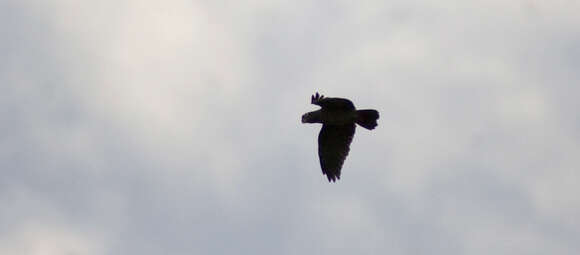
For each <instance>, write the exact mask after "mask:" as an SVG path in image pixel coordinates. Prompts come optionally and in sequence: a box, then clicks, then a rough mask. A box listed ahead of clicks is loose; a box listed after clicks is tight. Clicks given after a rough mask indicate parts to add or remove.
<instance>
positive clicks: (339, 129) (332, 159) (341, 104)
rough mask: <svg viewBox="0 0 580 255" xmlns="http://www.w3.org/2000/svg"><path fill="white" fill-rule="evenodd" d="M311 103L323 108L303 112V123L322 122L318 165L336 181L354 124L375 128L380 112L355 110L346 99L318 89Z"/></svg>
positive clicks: (350, 139)
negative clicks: (320, 91)
mask: <svg viewBox="0 0 580 255" xmlns="http://www.w3.org/2000/svg"><path fill="white" fill-rule="evenodd" d="M311 103H312V104H315V105H318V106H320V107H322V108H321V109H319V110H318V111H313V112H308V113H305V114H304V115H302V123H322V129H321V130H320V134H318V157H319V158H320V167H321V168H322V173H323V174H325V175H326V177H327V178H328V181H329V182H330V181H333V182H336V179H340V169H341V168H342V164H343V163H344V160H345V159H346V156H347V155H348V152H349V150H350V148H349V146H350V143H351V142H352V137H353V136H354V130H355V127H356V124H359V125H360V126H362V127H364V128H366V129H369V130H371V129H374V128H375V127H376V126H377V119H378V118H379V112H378V111H376V110H357V109H356V108H355V107H354V105H353V104H352V102H351V101H350V100H348V99H344V98H332V97H324V96H322V95H319V94H318V92H317V93H316V94H315V95H312V97H311ZM355 123H356V124H355Z"/></svg>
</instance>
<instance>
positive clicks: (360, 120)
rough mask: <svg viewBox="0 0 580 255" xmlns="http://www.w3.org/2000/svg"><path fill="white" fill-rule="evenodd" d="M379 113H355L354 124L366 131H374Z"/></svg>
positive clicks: (374, 111) (362, 111)
mask: <svg viewBox="0 0 580 255" xmlns="http://www.w3.org/2000/svg"><path fill="white" fill-rule="evenodd" d="M378 118H379V112H377V111H376V110H370V109H369V110H358V111H356V124H359V125H361V126H362V127H364V128H366V129H369V130H371V129H374V128H375V127H376V126H377V119H378Z"/></svg>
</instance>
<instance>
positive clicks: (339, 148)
mask: <svg viewBox="0 0 580 255" xmlns="http://www.w3.org/2000/svg"><path fill="white" fill-rule="evenodd" d="M355 127H356V126H355V124H354V123H351V124H347V125H327V124H324V125H322V129H321V130H320V134H319V135H318V157H319V158H320V167H321V168H322V173H323V174H325V175H326V177H327V178H328V181H336V179H340V169H341V168H342V163H344V160H345V159H346V156H348V152H349V150H350V143H351V142H352V138H353V136H354V130H355Z"/></svg>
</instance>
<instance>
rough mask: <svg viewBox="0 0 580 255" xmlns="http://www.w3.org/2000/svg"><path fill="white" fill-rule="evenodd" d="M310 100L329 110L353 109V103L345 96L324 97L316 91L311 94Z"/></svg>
mask: <svg viewBox="0 0 580 255" xmlns="http://www.w3.org/2000/svg"><path fill="white" fill-rule="evenodd" d="M311 102H312V104H315V105H318V106H320V107H322V108H324V109H327V110H331V111H351V110H354V109H355V108H354V104H353V103H352V102H351V101H350V100H348V99H346V98H339V97H324V96H323V95H319V94H318V93H316V94H315V95H312V97H311Z"/></svg>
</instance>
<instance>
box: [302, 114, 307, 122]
mask: <svg viewBox="0 0 580 255" xmlns="http://www.w3.org/2000/svg"><path fill="white" fill-rule="evenodd" d="M302 123H306V114H304V115H302Z"/></svg>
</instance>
